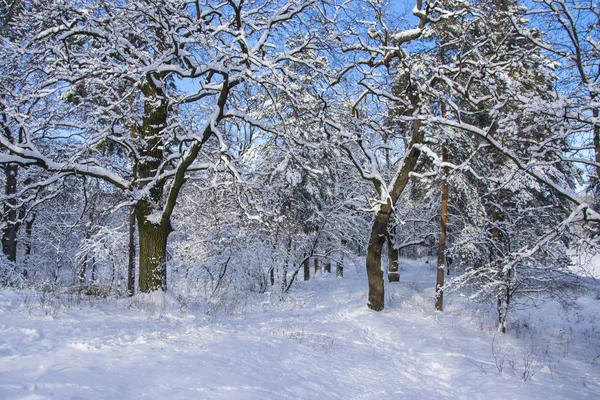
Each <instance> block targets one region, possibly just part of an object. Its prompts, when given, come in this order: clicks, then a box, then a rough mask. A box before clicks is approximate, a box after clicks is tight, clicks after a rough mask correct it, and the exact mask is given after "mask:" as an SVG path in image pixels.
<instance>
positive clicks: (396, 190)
mask: <svg viewBox="0 0 600 400" xmlns="http://www.w3.org/2000/svg"><path fill="white" fill-rule="evenodd" d="M412 129H413V132H412V138H411V141H410V145H409V147H408V149H409V152H408V154H407V155H406V157H405V158H404V162H403V164H402V167H401V168H400V170H399V171H398V173H397V175H396V176H395V178H394V181H393V183H392V187H391V188H390V189H391V190H389V193H388V195H387V196H386V200H387V202H386V203H385V204H382V205H381V206H380V208H379V211H378V212H377V213H376V214H375V221H374V222H373V226H372V228H371V236H370V237H369V247H368V248H367V262H366V264H367V278H368V280H369V302H368V304H367V305H368V307H369V308H371V309H372V310H375V311H381V310H383V307H384V295H385V292H384V283H383V270H382V269H381V250H382V248H383V243H384V242H385V237H386V235H387V227H388V222H389V220H390V215H391V213H392V208H393V206H394V204H396V200H398V198H399V197H400V195H401V194H402V192H403V191H404V189H405V188H406V185H407V184H408V178H409V174H410V172H412V171H413V170H414V169H415V166H416V165H417V160H418V159H419V154H420V153H421V152H420V150H418V149H417V148H416V147H415V145H417V144H420V143H423V132H422V131H421V122H420V121H418V120H417V121H415V122H414V123H413V127H412ZM378 192H379V194H382V193H381V191H380V190H378Z"/></svg>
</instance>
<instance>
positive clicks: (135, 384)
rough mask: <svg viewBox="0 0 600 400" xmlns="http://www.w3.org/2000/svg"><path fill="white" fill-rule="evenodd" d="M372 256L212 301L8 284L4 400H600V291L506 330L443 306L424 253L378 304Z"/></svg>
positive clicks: (3, 323)
mask: <svg viewBox="0 0 600 400" xmlns="http://www.w3.org/2000/svg"><path fill="white" fill-rule="evenodd" d="M362 262H363V261H362V260H360V261H357V264H358V266H357V267H348V268H346V270H345V274H346V277H345V278H343V279H338V278H335V277H334V276H333V275H326V276H322V275H318V276H317V277H316V279H312V280H310V281H308V282H302V281H298V282H297V284H295V286H294V288H293V289H292V292H291V293H289V294H287V295H285V296H284V297H283V298H281V296H280V295H279V294H278V293H275V292H273V293H265V294H252V295H248V294H244V295H240V296H241V297H240V298H236V297H233V296H231V294H229V295H228V296H223V297H222V298H221V299H220V302H215V303H212V304H211V305H210V306H207V305H206V304H204V303H202V302H200V301H192V300H191V299H192V298H193V296H191V295H187V296H182V293H181V291H179V293H178V290H177V287H175V288H174V292H173V293H167V294H162V295H149V296H138V297H135V298H133V299H119V300H114V299H88V298H81V297H78V296H75V295H64V294H63V295H61V296H58V295H56V294H53V293H46V294H43V293H42V292H32V291H13V290H3V291H0V399H32V400H33V399H36V400H37V399H111V400H115V399H434V398H435V399H440V398H448V399H485V400H491V399H502V400H506V399H586V398H587V399H598V398H600V359H599V358H598V356H600V338H599V336H600V311H599V310H600V307H598V305H599V303H600V301H599V300H598V299H594V298H583V299H580V301H579V303H580V307H579V308H578V309H577V311H576V312H573V311H572V310H571V311H566V310H563V309H562V308H560V307H559V306H557V305H555V304H553V303H552V302H549V303H545V304H544V305H543V308H539V309H530V308H529V309H526V310H522V311H519V312H518V313H517V312H515V314H513V316H512V317H513V320H512V321H513V324H512V325H509V333H508V334H506V335H502V334H499V333H497V332H495V330H494V328H493V318H494V316H493V314H491V315H490V314H488V313H487V311H486V312H483V311H485V309H484V308H482V306H478V307H476V306H474V305H469V304H468V303H466V302H465V301H464V300H463V298H461V297H460V296H458V295H453V296H449V299H448V300H447V302H446V311H445V312H444V313H438V312H435V311H433V310H432V308H433V307H432V305H433V300H432V295H433V290H432V289H431V287H432V286H433V282H434V281H435V278H434V271H433V270H432V269H431V268H430V266H429V265H426V264H425V263H423V262H415V261H408V260H402V265H403V271H402V273H401V280H402V282H401V283H399V284H392V285H387V286H386V300H387V305H386V307H387V308H386V310H385V311H383V312H379V313H377V312H373V311H370V310H369V309H367V307H366V306H365V304H366V277H365V273H364V271H363V270H364V267H363V266H362ZM569 318H570V319H569ZM523 321H526V322H523ZM527 360H532V361H529V362H528V361H527ZM528 369H529V370H530V372H531V373H532V375H533V376H531V377H530V378H531V379H528V380H527V381H525V379H524V372H527V370H528Z"/></svg>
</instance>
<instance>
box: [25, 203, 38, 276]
mask: <svg viewBox="0 0 600 400" xmlns="http://www.w3.org/2000/svg"><path fill="white" fill-rule="evenodd" d="M34 222H35V214H33V215H32V216H31V217H30V218H29V219H28V220H27V221H26V222H25V253H24V258H23V272H22V274H23V278H27V275H28V273H27V266H28V264H29V257H30V256H31V234H32V233H33V223H34Z"/></svg>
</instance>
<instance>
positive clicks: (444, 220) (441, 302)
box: [435, 146, 448, 311]
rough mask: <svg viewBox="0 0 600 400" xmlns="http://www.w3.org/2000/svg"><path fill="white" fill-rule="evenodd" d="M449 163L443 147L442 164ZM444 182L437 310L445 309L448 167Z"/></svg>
mask: <svg viewBox="0 0 600 400" xmlns="http://www.w3.org/2000/svg"><path fill="white" fill-rule="evenodd" d="M447 161H448V152H447V150H446V147H445V146H444V147H442V162H447ZM442 171H443V175H444V181H443V182H442V210H441V212H440V240H439V243H438V251H437V278H436V282H435V293H436V296H435V309H436V310H438V311H443V309H444V291H443V290H442V288H443V286H444V267H445V266H446V231H447V223H448V167H442Z"/></svg>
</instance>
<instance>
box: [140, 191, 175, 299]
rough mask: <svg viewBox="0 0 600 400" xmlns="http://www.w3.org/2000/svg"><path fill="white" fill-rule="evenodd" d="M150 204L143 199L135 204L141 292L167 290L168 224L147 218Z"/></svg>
mask: <svg viewBox="0 0 600 400" xmlns="http://www.w3.org/2000/svg"><path fill="white" fill-rule="evenodd" d="M148 209H150V206H149V205H148V203H147V202H145V201H140V202H138V203H137V204H136V218H137V222H138V238H139V253H140V254H139V258H138V263H139V278H138V287H139V291H140V292H141V293H149V292H152V291H156V290H163V291H164V290H167V263H166V255H167V238H168V236H169V233H170V232H171V227H170V225H167V224H156V223H153V222H154V221H152V222H150V221H148V219H147V216H148V215H149V213H148Z"/></svg>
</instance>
